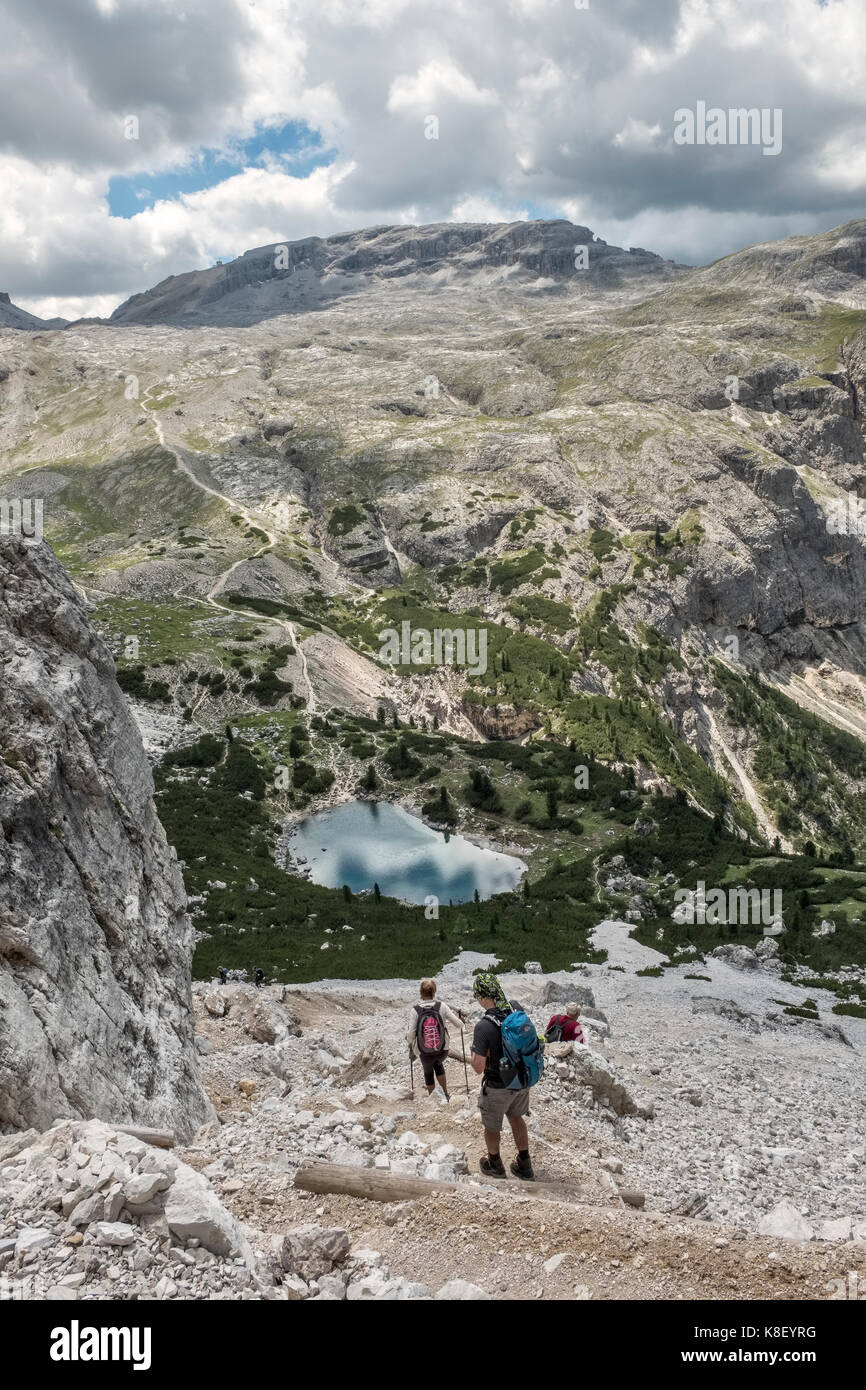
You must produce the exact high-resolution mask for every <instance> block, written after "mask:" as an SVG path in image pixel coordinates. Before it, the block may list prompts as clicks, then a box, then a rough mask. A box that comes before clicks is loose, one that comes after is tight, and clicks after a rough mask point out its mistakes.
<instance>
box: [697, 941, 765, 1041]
mask: <svg viewBox="0 0 866 1390" xmlns="http://www.w3.org/2000/svg"><path fill="white" fill-rule="evenodd" d="M756 959H757V957H756ZM692 1013H693V1014H715V1015H716V1016H717V1017H718V1018H724V1019H728V1020H729V1021H730V1022H731V1023H737V1024H739V1025H740V1027H741V1028H745V1029H747V1030H748V1032H750V1033H760V1031H761V1025H760V1023H759V1022H758V1020H757V1018H756V1017H755V1015H754V1014H750V1013H749V1012H748V1011H747V1010H746V1009H741V1008H740V1006H739V1004H737V1003H736V1002H735V1001H734V1000H733V999H714V998H711V997H710V995H707V994H701V995H698V996H697V997H696V998H694V999H693V1000H692Z"/></svg>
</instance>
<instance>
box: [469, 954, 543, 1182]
mask: <svg viewBox="0 0 866 1390" xmlns="http://www.w3.org/2000/svg"><path fill="white" fill-rule="evenodd" d="M472 993H473V996H474V997H475V999H477V1001H478V1003H479V1004H480V1005H481V1007H482V1009H483V1010H484V1017H483V1018H480V1019H479V1020H478V1022H477V1023H476V1025H475V1032H474V1033H473V1035H472V1056H471V1062H472V1070H473V1071H474V1072H477V1073H478V1075H479V1076H483V1080H482V1083H481V1092H480V1095H479V1097H478V1109H479V1110H480V1112H481V1122H482V1124H483V1125H484V1141H485V1143H486V1145H487V1155H486V1157H484V1158H482V1159H480V1160H479V1167H480V1169H481V1171H482V1173H484V1174H486V1176H487V1177H490V1178H504V1177H507V1176H508V1175H507V1173H506V1172H505V1165H504V1164H503V1162H502V1158H501V1156H500V1153H499V1144H500V1139H501V1136H502V1121H503V1119H507V1120H508V1123H509V1124H510V1126H511V1133H512V1134H513V1136H514V1142H515V1144H516V1145H517V1157H516V1158H515V1159H514V1161H513V1162H512V1164H511V1171H512V1173H513V1174H514V1176H515V1177H517V1178H523V1179H524V1181H526V1182H531V1181H532V1180H533V1178H534V1177H535V1173H534V1172H533V1169H532V1160H531V1159H530V1157H529V1131H528V1130H527V1128H526V1119H525V1118H524V1117H525V1116H526V1115H528V1114H529V1087H528V1086H527V1087H525V1088H524V1089H522V1090H511V1089H508V1088H507V1087H506V1086H505V1084H504V1083H503V1081H502V1078H501V1076H500V1071H499V1062H500V1059H501V1057H502V1053H503V1046H502V1026H501V1025H502V1020H503V1019H504V1018H507V1017H508V1015H509V1014H510V1013H512V1012H513V1011H514V1010H515V1009H520V1005H519V1004H517V1003H514V1004H510V1003H509V1002H508V1000H507V999H506V997H505V994H504V992H503V989H502V986H501V985H500V983H499V980H498V979H497V978H496V976H495V975H494V974H493V973H492V971H489V970H482V971H479V972H478V974H477V975H476V976H475V981H474V984H473V986H472Z"/></svg>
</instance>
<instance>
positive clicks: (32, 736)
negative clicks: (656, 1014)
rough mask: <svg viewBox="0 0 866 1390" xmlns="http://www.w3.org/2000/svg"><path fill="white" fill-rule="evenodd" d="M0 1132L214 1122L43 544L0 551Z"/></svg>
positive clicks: (84, 644) (116, 748) (120, 748)
mask: <svg viewBox="0 0 866 1390" xmlns="http://www.w3.org/2000/svg"><path fill="white" fill-rule="evenodd" d="M0 885H2V888H0V1126H5V1127H12V1128H19V1127H23V1126H28V1125H31V1126H34V1127H36V1128H38V1129H42V1128H45V1126H46V1125H48V1124H50V1123H51V1122H52V1121H53V1120H55V1119H56V1118H59V1117H82V1116H83V1117H87V1116H93V1115H96V1116H98V1117H99V1118H100V1119H103V1120H106V1121H110V1122H113V1123H122V1122H135V1123H142V1124H146V1125H160V1126H168V1127H171V1128H173V1129H174V1130H175V1131H176V1132H177V1133H178V1134H179V1135H181V1136H187V1135H189V1134H190V1133H192V1132H193V1131H194V1130H195V1129H196V1128H197V1127H198V1126H199V1125H200V1124H201V1122H202V1121H203V1120H204V1119H205V1118H207V1116H208V1115H209V1114H210V1113H211V1110H210V1105H209V1102H208V1101H207V1099H206V1097H205V1095H204V1092H203V1091H202V1088H201V1084H200V1080H199V1074H198V1060H197V1054H196V1051H195V1047H194V1044H193V1024H192V1011H191V1000H190V959H191V953H192V944H193V941H192V927H191V923H190V920H189V918H188V916H187V915H186V896H185V892H184V887H183V880H182V877H181V873H180V868H179V866H178V864H177V862H176V859H175V856H174V853H173V851H172V850H170V849H169V846H168V845H167V843H166V839H165V834H164V832H163V829H162V827H161V825H160V823H159V821H158V819H157V816H156V811H155V808H154V802H153V782H152V779H151V774H150V769H149V766H148V763H147V760H146V758H145V756H144V752H143V750H142V746H141V740H140V737H139V735H138V731H137V729H136V727H135V724H134V723H133V720H132V717H131V715H130V713H129V711H128V709H127V706H126V702H125V701H124V699H123V696H122V695H121V693H120V690H119V688H118V686H117V684H116V681H115V676H114V666H113V662H112V659H111V656H110V654H109V652H108V650H107V648H106V647H105V646H104V644H103V643H102V642H101V641H100V640H99V639H98V638H97V637H96V635H95V634H94V632H93V631H92V629H91V627H90V625H89V623H88V621H87V617H86V614H85V611H84V608H83V605H82V603H81V601H80V599H79V598H78V596H77V594H76V592H75V590H74V588H73V586H72V585H71V583H70V582H69V580H68V578H67V577H66V575H65V574H64V572H63V570H62V568H61V567H60V565H59V564H58V563H57V561H56V560H55V559H54V557H53V556H52V554H51V553H50V551H48V549H47V548H46V547H44V546H29V545H27V544H25V543H24V542H22V541H20V540H18V539H14V538H9V537H0Z"/></svg>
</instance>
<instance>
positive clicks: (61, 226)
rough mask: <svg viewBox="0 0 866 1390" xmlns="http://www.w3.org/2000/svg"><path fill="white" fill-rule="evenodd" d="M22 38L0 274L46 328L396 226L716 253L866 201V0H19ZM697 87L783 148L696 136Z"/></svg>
mask: <svg viewBox="0 0 866 1390" xmlns="http://www.w3.org/2000/svg"><path fill="white" fill-rule="evenodd" d="M0 39H2V51H3V54H4V63H3V67H4V80H3V83H2V86H0V190H2V196H0V289H5V290H7V291H8V292H9V294H10V295H11V297H12V300H13V302H15V303H17V304H20V305H21V306H22V307H24V308H26V309H29V310H30V311H31V312H32V313H35V314H39V315H40V316H43V317H50V316H54V315H62V316H63V317H66V318H76V317H78V316H81V315H86V314H102V315H107V314H109V313H110V312H111V311H112V309H114V308H115V307H116V306H117V304H119V303H120V302H121V301H122V300H123V299H125V298H126V297H127V296H128V295H130V294H134V293H138V292H139V291H141V290H144V289H147V288H149V287H150V286H152V285H154V284H156V283H158V282H159V281H160V280H162V279H165V277H166V276H168V275H176V274H180V273H182V272H184V271H187V270H192V269H196V268H200V267H203V266H207V265H212V264H213V263H214V261H215V260H217V259H222V260H229V259H231V258H233V257H234V256H237V255H240V254H242V253H243V252H244V251H245V250H248V249H249V248H251V247H254V246H261V245H266V244H269V243H273V242H281V241H289V240H294V239H296V238H301V237H307V236H328V235H331V234H333V233H336V232H341V231H351V230H355V229H357V228H360V227H366V226H381V225H382V224H386V223H403V224H411V223H424V222H438V221H479V222H497V221H512V220H518V219H525V218H532V217H567V218H569V219H571V220H572V221H573V222H576V223H578V224H581V225H584V226H588V227H590V228H591V229H592V230H593V231H594V232H595V234H596V235H597V236H600V237H603V238H604V240H606V241H608V242H609V243H611V244H615V245H621V246H643V247H645V248H646V249H647V250H651V251H656V252H658V253H659V254H661V255H665V256H670V257H673V258H674V259H676V260H678V261H681V262H684V263H686V264H705V263H707V262H709V261H711V260H714V259H716V258H717V257H719V256H723V255H726V254H728V253H729V252H731V251H734V250H737V249H739V248H740V247H742V246H746V245H750V244H753V243H755V242H759V241H768V240H773V239H776V238H779V237H784V236H791V235H795V234H809V233H813V232H817V231H823V230H825V229H826V228H829V227H834V226H838V225H839V224H840V223H842V222H845V221H848V220H850V219H852V218H856V217H861V216H864V215H866V203H864V188H866V80H864V79H866V3H864V0H254V2H253V0H37V3H35V4H34V2H33V0H0ZM699 102H704V103H706V106H707V107H710V108H712V107H718V108H722V110H724V111H726V110H727V109H728V108H731V107H749V108H758V109H759V110H763V109H766V110H767V111H768V112H773V111H779V112H781V113H782V114H781V117H780V118H779V120H780V129H781V133H782V141H781V149H780V150H779V152H778V153H777V154H773V155H768V154H765V153H764V149H763V148H762V146H761V145H759V144H732V143H728V144H719V143H703V144H699V143H680V142H679V141H678V140H677V139H675V133H676V129H677V112H679V111H682V110H684V109H685V110H692V111H697V109H698V103H699ZM431 118H435V122H434V121H432V120H431ZM434 132H435V135H436V138H430V136H431V134H433V133H434Z"/></svg>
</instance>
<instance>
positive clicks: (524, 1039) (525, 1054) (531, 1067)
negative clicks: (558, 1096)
mask: <svg viewBox="0 0 866 1390" xmlns="http://www.w3.org/2000/svg"><path fill="white" fill-rule="evenodd" d="M494 1022H495V1023H497V1024H498V1026H499V1030H500V1032H501V1034H502V1056H501V1058H500V1059H499V1076H500V1079H501V1081H502V1084H503V1086H504V1087H505V1089H506V1090H507V1091H523V1090H526V1088H527V1087H529V1086H534V1085H535V1083H536V1082H537V1081H540V1080H541V1078H542V1076H543V1074H544V1053H543V1052H542V1049H541V1043H540V1041H539V1038H538V1034H537V1033H536V1031H535V1026H534V1024H533V1022H532V1020H531V1019H530V1018H529V1017H528V1016H527V1015H526V1014H525V1013H524V1012H523V1010H522V1009H512V1010H511V1013H510V1014H506V1016H505V1018H503V1019H498V1018H497V1019H495V1020H494Z"/></svg>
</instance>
